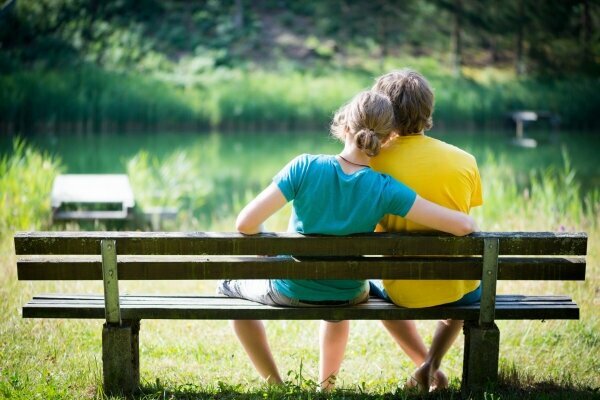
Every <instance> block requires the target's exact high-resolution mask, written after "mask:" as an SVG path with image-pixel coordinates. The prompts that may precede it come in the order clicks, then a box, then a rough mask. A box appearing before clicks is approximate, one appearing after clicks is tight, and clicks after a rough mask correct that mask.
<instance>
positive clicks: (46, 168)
mask: <svg viewBox="0 0 600 400" xmlns="http://www.w3.org/2000/svg"><path fill="white" fill-rule="evenodd" d="M61 170H62V166H61V162H60V159H58V158H56V157H52V156H50V155H48V154H47V153H43V152H40V151H39V150H36V149H35V148H33V147H31V146H29V145H27V143H26V142H25V141H24V140H22V139H18V138H17V139H15V140H14V141H13V145H12V153H10V154H8V155H5V156H3V157H2V158H0V237H1V238H2V240H1V242H2V243H0V247H2V248H5V247H6V244H7V243H10V241H11V238H12V234H13V233H14V232H15V231H17V230H35V229H47V228H48V227H49V226H50V215H51V212H50V190H51V188H52V182H53V180H54V177H56V176H57V175H58V174H59V173H60V171H61Z"/></svg>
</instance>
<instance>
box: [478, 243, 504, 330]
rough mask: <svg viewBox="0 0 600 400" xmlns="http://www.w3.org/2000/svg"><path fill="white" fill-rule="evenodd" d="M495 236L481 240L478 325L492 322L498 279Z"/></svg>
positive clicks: (482, 325) (497, 246)
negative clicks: (481, 261)
mask: <svg viewBox="0 0 600 400" xmlns="http://www.w3.org/2000/svg"><path fill="white" fill-rule="evenodd" d="M499 245H500V243H499V241H498V239H497V238H486V239H484V240H483V271H482V277H481V302H480V311H479V326H481V327H485V326H489V325H492V324H493V323H494V315H495V312H496V281H497V279H498V248H499Z"/></svg>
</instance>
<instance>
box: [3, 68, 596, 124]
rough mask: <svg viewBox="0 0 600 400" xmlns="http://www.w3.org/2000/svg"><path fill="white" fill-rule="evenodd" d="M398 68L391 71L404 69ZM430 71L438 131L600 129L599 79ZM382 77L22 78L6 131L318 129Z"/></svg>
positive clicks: (83, 74)
mask: <svg viewBox="0 0 600 400" xmlns="http://www.w3.org/2000/svg"><path fill="white" fill-rule="evenodd" d="M397 62H398V63H394V62H391V61H390V62H388V63H387V64H386V68H389V69H393V68H400V67H404V66H406V64H402V63H401V62H402V61H397ZM422 64H423V63H421V64H419V63H417V66H420V65H422ZM409 65H410V64H409ZM423 65H425V67H424V69H425V71H424V73H425V74H426V75H427V76H428V77H429V79H430V81H431V83H432V86H433V87H434V89H435V93H436V111H435V121H436V124H437V125H438V126H443V127H461V128H462V127H465V126H471V127H492V126H495V127H497V126H503V125H504V124H506V123H507V113H508V112H510V111H513V110H520V109H532V110H541V111H548V112H550V113H553V114H554V115H558V116H559V118H560V121H561V123H562V126H563V127H567V128H568V129H592V128H596V127H598V126H599V122H598V118H596V115H595V110H596V109H597V108H598V105H599V104H600V90H599V89H600V80H599V79H597V78H594V77H577V76H574V77H565V78H562V79H557V78H553V79H541V78H540V79H535V78H529V79H516V78H512V79H507V78H487V79H479V78H469V77H466V78H454V77H452V76H451V75H450V74H449V73H448V72H446V71H444V70H443V69H442V68H441V67H440V66H439V65H436V64H434V65H433V66H431V65H427V64H423ZM386 70H387V69H386ZM381 72H382V71H381V70H380V69H372V70H367V71H365V70H352V69H346V70H336V69H330V70H323V71H298V70H293V69H291V70H286V69H282V70H280V71H277V70H275V71H267V70H260V69H242V68H239V69H225V68H214V69H209V70H207V71H201V72H198V73H195V74H188V75H185V76H183V77H180V76H178V75H176V74H174V73H173V74H158V73H156V74H148V75H141V74H140V73H135V72H114V71H106V70H102V69H99V68H97V67H93V66H80V67H74V68H73V69H71V70H24V71H16V72H11V73H8V74H5V75H2V76H0V87H2V89H3V90H2V91H0V127H2V126H3V127H4V130H7V131H11V132H14V133H20V134H30V133H34V132H51V133H52V132H53V133H57V132H60V133H64V132H87V133H95V134H97V133H99V132H147V131H160V130H166V129H173V130H179V131H197V130H198V129H205V130H209V129H220V130H227V131H232V130H244V131H265V130H266V129H267V128H270V129H271V130H291V129H307V128H314V127H316V126H321V125H322V124H324V123H326V122H327V121H328V120H329V119H330V118H331V116H332V114H333V112H334V111H335V110H336V109H337V108H338V107H340V106H341V105H342V104H343V103H345V102H347V101H348V100H349V99H350V98H351V97H352V96H353V95H354V94H355V93H357V92H358V91H359V90H362V89H365V88H369V87H370V86H371V85H372V84H373V82H374V78H375V77H376V76H378V75H380V74H381ZM500 76H501V75H500ZM546 124H547V123H546Z"/></svg>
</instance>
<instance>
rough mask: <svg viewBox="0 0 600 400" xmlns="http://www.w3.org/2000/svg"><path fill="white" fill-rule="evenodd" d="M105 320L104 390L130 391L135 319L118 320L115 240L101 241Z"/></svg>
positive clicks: (136, 375) (135, 367)
mask: <svg viewBox="0 0 600 400" xmlns="http://www.w3.org/2000/svg"><path fill="white" fill-rule="evenodd" d="M101 251H102V275H103V279H104V310H105V315H106V323H105V324H104V327H103V328H102V372H103V375H104V385H103V386H104V392H105V393H106V394H108V395H111V394H121V393H123V394H131V393H133V392H135V391H136V390H137V389H138V388H139V383H140V367H139V330H140V322H139V320H126V321H122V320H121V308H120V304H119V277H118V271H117V249H116V241H115V240H102V241H101Z"/></svg>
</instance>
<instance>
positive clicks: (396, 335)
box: [381, 320, 448, 389]
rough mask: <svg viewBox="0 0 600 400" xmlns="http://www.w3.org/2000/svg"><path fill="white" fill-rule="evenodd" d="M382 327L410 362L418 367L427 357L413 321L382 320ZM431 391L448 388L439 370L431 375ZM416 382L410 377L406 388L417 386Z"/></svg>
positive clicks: (444, 376)
mask: <svg viewBox="0 0 600 400" xmlns="http://www.w3.org/2000/svg"><path fill="white" fill-rule="evenodd" d="M381 323H382V325H383V326H384V327H385V329H386V330H387V331H388V333H389V334H390V336H392V338H393V339H394V341H395V342H396V343H397V344H398V345H399V346H400V348H401V349H402V350H403V351H404V352H405V353H406V355H407V356H408V357H409V358H410V359H411V360H412V362H413V363H414V364H415V365H416V366H417V367H420V366H421V365H422V364H423V363H424V362H425V359H426V357H427V347H425V343H423V339H422V338H421V335H419V332H417V327H416V325H415V322H414V321H404V320H382V321H381ZM433 381H434V382H433V385H432V388H433V389H445V388H447V387H448V378H447V377H446V375H445V374H444V373H443V372H442V371H441V370H439V369H438V370H436V371H434V373H433ZM417 385H418V382H416V381H415V380H413V378H412V377H411V378H410V379H409V380H408V381H407V382H406V386H407V387H414V386H417Z"/></svg>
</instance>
